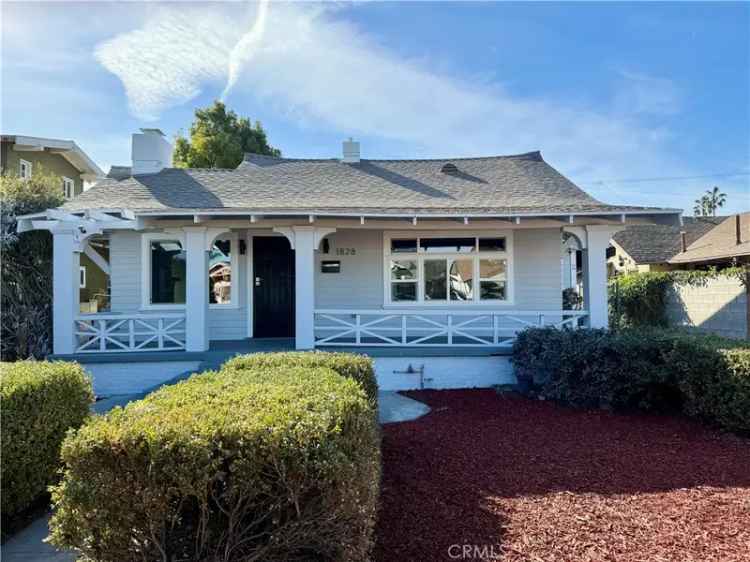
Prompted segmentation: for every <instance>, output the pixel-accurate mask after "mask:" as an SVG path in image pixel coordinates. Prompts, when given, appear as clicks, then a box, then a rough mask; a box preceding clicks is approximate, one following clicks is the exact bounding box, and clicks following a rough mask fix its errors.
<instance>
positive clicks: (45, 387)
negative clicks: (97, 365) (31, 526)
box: [0, 361, 94, 517]
mask: <svg viewBox="0 0 750 562" xmlns="http://www.w3.org/2000/svg"><path fill="white" fill-rule="evenodd" d="M0 391H1V392H2V414H1V415H0V426H1V427H2V429H1V431H0V433H1V435H2V515H3V517H7V516H13V515H15V514H17V513H18V512H20V511H22V510H24V509H25V508H27V507H29V506H30V505H31V504H32V503H33V502H34V501H35V500H37V499H39V498H40V497H41V496H43V494H45V493H46V491H47V486H49V485H50V484H52V483H53V482H54V480H55V478H56V473H57V470H58V468H59V467H60V460H59V459H60V445H61V444H62V442H63V438H64V437H65V433H66V432H67V431H68V429H70V428H72V427H79V426H80V425H81V424H82V423H83V421H84V419H85V418H86V417H87V416H88V414H89V406H90V405H91V403H92V402H93V401H94V394H93V391H92V389H91V381H90V379H89V377H88V375H87V374H86V373H85V371H84V370H83V369H82V368H81V367H80V365H78V364H76V363H66V362H63V361H57V362H51V363H48V362H41V361H20V362H18V363H0Z"/></svg>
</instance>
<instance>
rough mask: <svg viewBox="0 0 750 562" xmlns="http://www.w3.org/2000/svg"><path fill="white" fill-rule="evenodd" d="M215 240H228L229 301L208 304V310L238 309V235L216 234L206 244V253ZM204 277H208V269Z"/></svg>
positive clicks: (228, 232) (235, 233)
mask: <svg viewBox="0 0 750 562" xmlns="http://www.w3.org/2000/svg"><path fill="white" fill-rule="evenodd" d="M217 240H229V244H230V246H229V254H230V255H229V257H230V260H231V261H230V267H231V268H232V287H231V289H230V301H229V302H226V303H211V302H209V303H208V308H209V309H210V310H227V309H231V308H238V307H239V306H240V298H239V292H238V291H239V284H240V283H239V271H240V248H239V246H240V243H239V235H238V233H237V232H231V231H225V232H222V233H220V234H217V235H216V236H214V237H213V239H211V242H210V243H209V244H208V249H207V250H206V251H207V252H209V251H210V249H211V247H212V246H213V245H214V242H216V241H217ZM206 277H208V269H207V270H206ZM206 284H208V280H206ZM206 300H209V298H208V293H206Z"/></svg>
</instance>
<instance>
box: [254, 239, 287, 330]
mask: <svg viewBox="0 0 750 562" xmlns="http://www.w3.org/2000/svg"><path fill="white" fill-rule="evenodd" d="M253 276H254V278H253V279H252V282H253V287H254V288H253V336H254V337H256V338H292V337H294V251H293V250H292V249H291V247H290V246H289V241H288V240H287V239H286V238H285V237H283V236H278V237H275V236H274V237H271V236H266V237H259V236H255V237H253Z"/></svg>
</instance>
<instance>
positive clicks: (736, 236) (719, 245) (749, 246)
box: [669, 212, 750, 268]
mask: <svg viewBox="0 0 750 562" xmlns="http://www.w3.org/2000/svg"><path fill="white" fill-rule="evenodd" d="M745 263H750V212H747V213H738V214H736V215H732V216H731V217H721V220H719V221H717V226H715V227H714V228H712V229H710V230H708V231H707V232H706V233H704V234H703V235H702V236H700V237H698V238H696V239H695V240H693V241H691V242H690V243H688V244H687V245H686V247H684V248H683V249H682V251H680V252H678V253H676V254H675V255H673V256H672V257H671V258H670V259H669V264H670V265H671V266H673V267H680V268H696V267H708V266H712V267H716V268H723V267H729V266H732V265H740V264H745Z"/></svg>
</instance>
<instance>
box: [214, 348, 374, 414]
mask: <svg viewBox="0 0 750 562" xmlns="http://www.w3.org/2000/svg"><path fill="white" fill-rule="evenodd" d="M278 367H325V368H328V369H332V370H333V371H335V372H337V373H338V374H339V375H341V376H342V377H346V378H350V379H354V380H355V381H357V382H358V383H359V384H360V385H361V386H362V389H363V390H364V391H365V394H367V396H368V397H369V398H370V399H371V400H373V401H374V403H375V404H377V400H378V381H377V378H376V377H375V371H374V369H373V366H372V359H370V358H369V357H366V356H364V355H357V354H354V353H330V352H324V351H292V352H286V353H253V354H249V355H238V356H237V357H234V358H232V359H230V360H229V361H227V362H226V363H224V365H223V366H222V371H223V372H231V371H237V370H245V369H253V370H263V369H275V368H278Z"/></svg>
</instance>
